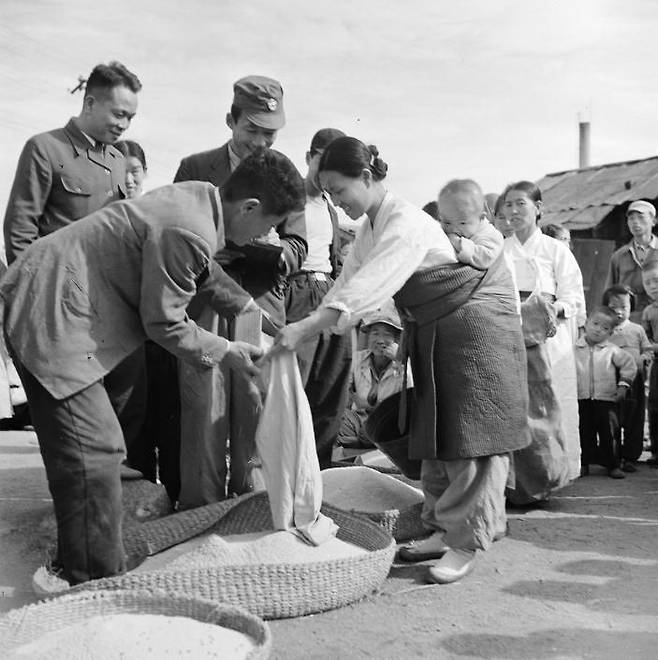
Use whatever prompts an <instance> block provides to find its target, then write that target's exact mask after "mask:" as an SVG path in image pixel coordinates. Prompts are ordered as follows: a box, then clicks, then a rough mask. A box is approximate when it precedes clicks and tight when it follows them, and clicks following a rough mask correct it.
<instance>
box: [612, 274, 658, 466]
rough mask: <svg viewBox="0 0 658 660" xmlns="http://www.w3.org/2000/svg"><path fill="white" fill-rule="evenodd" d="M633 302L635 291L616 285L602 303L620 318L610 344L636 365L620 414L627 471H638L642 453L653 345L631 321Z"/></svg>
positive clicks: (623, 452) (622, 285) (623, 462)
mask: <svg viewBox="0 0 658 660" xmlns="http://www.w3.org/2000/svg"><path fill="white" fill-rule="evenodd" d="M634 303H635V300H634V295H633V292H632V291H631V289H630V288H629V287H627V286H626V285H625V284H615V285H613V286H611V287H610V288H608V289H606V290H605V291H604V292H603V304H604V305H607V306H608V307H610V309H612V311H613V312H615V313H616V314H617V319H618V323H617V326H616V327H615V329H614V331H613V333H612V337H611V338H610V341H611V342H612V343H613V344H616V345H617V346H619V348H623V349H624V350H625V351H627V352H628V353H630V354H631V355H632V356H633V359H634V360H635V364H636V366H637V375H636V376H635V380H634V381H633V383H632V385H631V389H630V391H629V392H628V396H627V397H626V400H625V401H624V403H623V405H622V407H621V411H620V413H621V419H620V422H621V426H622V440H621V460H622V465H621V469H622V470H623V471H624V472H635V471H636V467H635V464H636V462H637V460H638V459H639V458H640V456H641V454H642V449H643V443H644V420H645V417H646V413H645V406H646V395H645V391H644V383H645V380H646V374H647V366H648V365H649V364H651V359H652V357H653V346H652V344H651V342H650V341H649V339H648V337H647V334H646V332H645V331H644V328H643V327H642V326H641V325H640V324H639V323H633V322H632V321H630V320H629V318H630V315H631V312H632V311H633V309H634Z"/></svg>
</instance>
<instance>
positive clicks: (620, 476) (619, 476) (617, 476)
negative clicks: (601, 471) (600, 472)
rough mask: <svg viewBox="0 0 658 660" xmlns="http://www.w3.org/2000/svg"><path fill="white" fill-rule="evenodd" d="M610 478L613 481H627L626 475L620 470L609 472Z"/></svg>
mask: <svg viewBox="0 0 658 660" xmlns="http://www.w3.org/2000/svg"><path fill="white" fill-rule="evenodd" d="M608 476H609V477H610V478H611V479H626V475H625V474H624V473H623V472H622V471H621V470H620V469H619V468H612V470H608Z"/></svg>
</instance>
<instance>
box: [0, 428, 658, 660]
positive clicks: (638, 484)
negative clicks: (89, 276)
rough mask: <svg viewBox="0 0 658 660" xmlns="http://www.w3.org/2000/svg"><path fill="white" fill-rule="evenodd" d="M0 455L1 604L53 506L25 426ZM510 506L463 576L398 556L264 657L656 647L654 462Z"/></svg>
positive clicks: (15, 603)
mask: <svg viewBox="0 0 658 660" xmlns="http://www.w3.org/2000/svg"><path fill="white" fill-rule="evenodd" d="M0 457H1V458H0V557H1V559H0V596H2V598H0V613H2V612H6V611H8V610H10V609H12V608H15V607H20V606H22V605H24V604H27V603H30V602H34V601H35V600H36V599H35V597H34V596H33V594H32V593H31V589H30V579H31V575H32V573H33V572H34V571H35V570H36V568H37V567H38V566H39V564H40V563H41V562H42V559H43V547H44V539H43V538H42V537H43V535H44V534H46V533H48V532H47V531H46V530H50V529H51V525H50V524H49V521H48V516H49V515H50V514H49V512H50V508H51V503H50V500H49V496H48V490H47V486H46V481H45V476H44V472H43V467H42V464H41V459H40V456H39V453H38V448H37V444H36V438H35V437H34V435H33V434H31V433H19V432H4V433H0ZM508 513H509V535H508V537H507V538H505V539H503V540H501V541H499V542H498V543H496V544H494V547H493V548H492V549H491V550H490V551H488V552H487V553H484V554H481V555H480V557H479V558H478V562H477V565H476V568H475V570H474V572H473V573H472V574H471V575H470V576H469V577H467V578H466V579H464V580H463V581H462V582H460V583H456V584H453V585H447V586H440V585H432V584H426V583H425V580H424V576H425V572H426V570H427V564H420V565H415V566H414V565H405V564H399V563H394V565H393V567H392V568H391V571H390V574H389V577H388V579H387V580H386V582H385V583H384V584H383V585H382V588H381V590H380V591H379V592H378V593H376V594H373V595H371V596H369V597H368V598H366V599H364V600H362V601H360V602H358V603H355V604H353V605H350V606H348V607H344V608H341V609H338V610H333V611H330V612H324V613H321V614H315V615H312V616H307V617H302V618H298V619H286V620H279V621H270V622H269V625H270V628H271V630H272V634H273V637H274V648H273V654H272V656H273V657H274V658H280V659H282V660H284V659H285V660H287V659H291V660H292V659H296V658H299V659H302V658H303V659H309V658H332V659H333V658H383V659H387V658H404V659H406V658H440V659H444V658H445V659H460V660H466V659H468V658H487V659H494V658H505V659H508V658H509V659H514V660H515V659H518V660H525V659H534V658H537V659H542V660H548V659H551V660H553V659H555V660H557V659H559V660H566V659H569V660H571V659H575V658H596V659H610V660H617V659H619V658H623V659H625V660H634V659H635V658H638V659H644V658H646V659H654V658H657V657H658V470H656V469H653V468H650V467H648V466H646V465H641V466H640V467H639V470H638V472H637V473H636V474H632V475H629V476H628V478H626V479H625V480H623V481H621V480H620V481H615V480H612V479H609V478H608V477H607V476H606V475H605V473H604V472H603V471H602V470H601V471H599V472H597V471H596V469H593V474H592V476H590V477H586V478H581V479H578V480H577V481H576V482H575V483H574V484H572V485H571V486H569V487H567V488H565V489H563V490H562V491H560V492H559V493H558V494H556V495H555V496H554V497H553V498H552V500H551V501H550V502H549V504H548V505H547V506H545V507H544V508H542V509H534V510H527V511H519V510H510V511H509V512H508ZM0 655H1V653H0Z"/></svg>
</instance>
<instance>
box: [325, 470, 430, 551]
mask: <svg viewBox="0 0 658 660" xmlns="http://www.w3.org/2000/svg"><path fill="white" fill-rule="evenodd" d="M320 474H321V475H322V485H323V499H324V501H325V502H327V503H328V504H331V505H333V506H335V507H338V508H339V509H345V510H347V511H351V512H353V513H356V514H359V515H362V516H365V517H367V518H369V519H370V520H372V521H373V522H375V523H377V524H378V525H380V526H381V527H383V528H384V529H386V530H387V531H388V532H390V533H391V534H392V535H393V537H394V538H395V540H396V541H406V540H408V539H412V538H418V537H421V536H425V535H427V530H425V528H424V527H423V525H422V522H421V517H420V516H421V512H422V508H423V493H422V491H421V490H419V489H418V488H415V487H414V486H412V485H410V484H408V483H404V482H403V481H401V480H400V479H398V478H396V477H393V476H391V475H389V474H385V473H382V472H380V471H378V470H373V469H371V468H370V467H363V466H355V467H340V468H329V469H328V470H323V471H322V472H321V473H320Z"/></svg>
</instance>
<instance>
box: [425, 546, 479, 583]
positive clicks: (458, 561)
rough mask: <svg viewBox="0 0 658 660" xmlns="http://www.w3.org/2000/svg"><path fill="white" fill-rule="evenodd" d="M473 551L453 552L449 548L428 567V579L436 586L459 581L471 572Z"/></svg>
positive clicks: (473, 557)
mask: <svg viewBox="0 0 658 660" xmlns="http://www.w3.org/2000/svg"><path fill="white" fill-rule="evenodd" d="M473 564H475V550H459V549H457V550H455V549H454V548H451V549H450V550H448V552H446V553H445V555H443V557H442V558H441V559H440V560H439V561H438V562H437V563H436V564H435V565H434V566H431V567H430V570H429V579H430V581H432V582H436V583H437V584H450V583H451V582H457V580H461V579H462V578H463V577H464V576H465V575H468V574H469V573H470V572H471V570H473Z"/></svg>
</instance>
